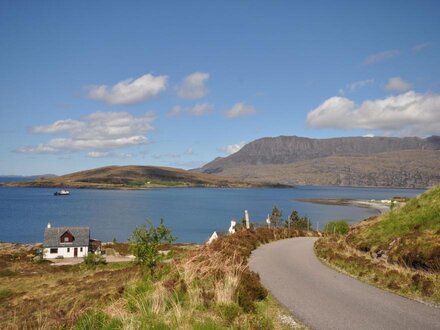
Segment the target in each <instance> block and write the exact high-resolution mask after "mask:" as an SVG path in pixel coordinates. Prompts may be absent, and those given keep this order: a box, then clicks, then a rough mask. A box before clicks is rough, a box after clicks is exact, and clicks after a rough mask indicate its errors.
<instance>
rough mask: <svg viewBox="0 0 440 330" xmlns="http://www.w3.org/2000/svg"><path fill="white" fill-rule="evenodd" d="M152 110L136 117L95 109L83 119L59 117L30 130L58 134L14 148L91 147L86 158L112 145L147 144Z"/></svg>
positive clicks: (44, 150)
mask: <svg viewBox="0 0 440 330" xmlns="http://www.w3.org/2000/svg"><path fill="white" fill-rule="evenodd" d="M153 120H154V115H153V114H152V113H149V112H147V113H145V114H144V115H141V116H139V117H135V116H133V115H131V114H129V113H127V112H94V113H92V114H90V115H88V116H87V117H85V118H84V119H83V120H72V119H67V120H59V121H56V122H54V123H53V124H50V125H47V126H34V127H32V128H31V132H32V133H59V134H64V135H67V137H58V138H54V139H51V140H49V141H48V142H47V143H43V144H39V145H37V146H31V147H23V148H19V149H17V152H20V153H59V152H71V151H78V150H91V151H90V152H89V153H88V156H89V157H102V155H103V153H104V152H106V151H107V150H110V149H113V148H122V147H126V146H132V145H139V144H146V143H147V142H148V140H147V137H146V136H145V134H146V133H147V132H149V131H151V130H153V126H152V125H151V124H152V122H153Z"/></svg>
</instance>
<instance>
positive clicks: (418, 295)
mask: <svg viewBox="0 0 440 330" xmlns="http://www.w3.org/2000/svg"><path fill="white" fill-rule="evenodd" d="M315 252H316V254H317V255H318V257H320V258H321V259H322V260H323V261H324V262H325V263H328V264H329V265H331V266H332V267H335V268H337V269H338V270H340V271H342V272H345V273H348V274H350V275H353V276H355V277H356V278H359V279H361V280H363V281H365V282H368V283H370V284H372V285H375V286H378V287H381V288H384V289H386V290H390V291H393V292H396V293H398V294H400V295H403V296H406V297H410V298H415V299H418V300H420V299H421V300H424V301H427V302H429V303H434V304H435V305H438V306H440V186H437V187H435V188H432V189H431V190H429V191H427V192H425V193H424V194H422V195H420V196H418V197H416V198H413V199H410V200H409V201H407V202H406V204H405V205H403V206H396V207H395V208H394V209H392V210H391V211H390V212H389V213H387V214H384V215H382V216H379V217H372V218H369V219H366V220H364V221H362V222H361V223H359V224H357V225H355V226H353V227H352V228H351V229H350V231H349V232H348V234H347V235H327V236H325V237H324V238H322V239H320V240H318V241H317V242H316V244H315Z"/></svg>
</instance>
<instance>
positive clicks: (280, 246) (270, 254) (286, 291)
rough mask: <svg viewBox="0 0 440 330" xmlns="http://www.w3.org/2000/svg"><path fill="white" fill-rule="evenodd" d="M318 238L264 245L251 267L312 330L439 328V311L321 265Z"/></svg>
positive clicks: (256, 251) (257, 251) (264, 283)
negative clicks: (314, 246) (315, 251)
mask: <svg viewBox="0 0 440 330" xmlns="http://www.w3.org/2000/svg"><path fill="white" fill-rule="evenodd" d="M315 240H316V238H309V237H300V238H293V239H286V240H281V241H277V242H274V243H270V244H266V245H263V246H262V247H260V248H258V249H257V250H255V251H254V252H253V253H252V256H251V258H250V261H249V266H250V268H251V269H252V270H253V271H255V272H257V273H259V274H260V277H261V281H262V283H263V285H264V286H265V287H266V288H267V289H269V290H270V291H271V292H272V294H273V295H274V296H275V298H277V299H278V301H279V302H280V303H282V304H283V305H284V306H285V307H287V308H288V309H289V310H290V311H291V312H292V313H293V314H294V315H296V316H297V317H298V318H299V319H300V320H302V321H303V322H304V324H306V325H307V326H309V327H311V328H313V329H317V330H319V329H350V330H353V329H368V330H371V329H375V330H379V329H399V330H402V329H424V330H427V329H440V309H436V308H433V307H430V306H427V305H424V304H422V303H419V302H416V301H413V300H409V299H406V298H403V297H400V296H398V295H395V294H392V293H389V292H386V291H383V290H380V289H377V288H375V287H372V286H370V285H368V284H365V283H362V282H360V281H357V280H355V279H353V278H351V277H349V276H346V275H343V274H340V273H338V272H336V271H334V270H332V269H331V268H329V267H327V266H325V265H323V264H322V263H321V262H320V261H319V260H318V258H317V257H316V256H315V254H314V252H313V244H314V242H315Z"/></svg>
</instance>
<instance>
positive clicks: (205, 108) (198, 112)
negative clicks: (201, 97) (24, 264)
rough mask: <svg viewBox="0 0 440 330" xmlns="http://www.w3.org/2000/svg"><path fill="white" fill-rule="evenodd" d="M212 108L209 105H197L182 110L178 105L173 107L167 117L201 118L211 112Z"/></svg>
mask: <svg viewBox="0 0 440 330" xmlns="http://www.w3.org/2000/svg"><path fill="white" fill-rule="evenodd" d="M213 109H214V108H213V106H212V105H211V104H209V103H200V104H199V103H198V104H196V105H195V106H193V107H191V108H183V107H181V106H179V105H176V106H175V107H173V108H172V109H171V110H170V111H169V112H168V113H167V115H168V117H177V116H179V115H183V114H188V115H191V116H203V115H206V114H209V113H211V112H213Z"/></svg>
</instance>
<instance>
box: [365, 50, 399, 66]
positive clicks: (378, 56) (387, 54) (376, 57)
mask: <svg viewBox="0 0 440 330" xmlns="http://www.w3.org/2000/svg"><path fill="white" fill-rule="evenodd" d="M399 54H400V51H398V50H395V49H394V50H386V51H384V52H380V53H375V54H371V55H369V56H368V57H367V58H366V59H365V60H364V64H366V65H369V64H374V63H377V62H381V61H383V60H386V59H389V58H393V57H396V56H397V55H399Z"/></svg>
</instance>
